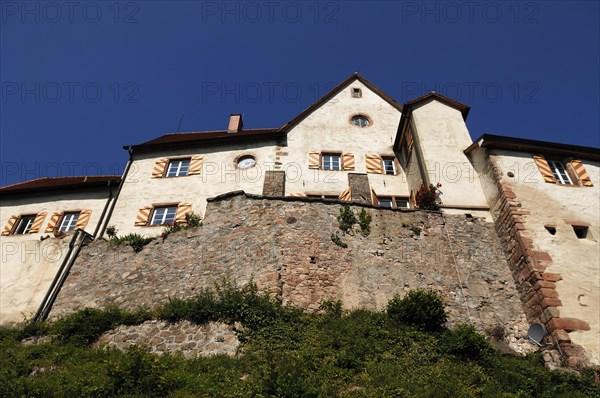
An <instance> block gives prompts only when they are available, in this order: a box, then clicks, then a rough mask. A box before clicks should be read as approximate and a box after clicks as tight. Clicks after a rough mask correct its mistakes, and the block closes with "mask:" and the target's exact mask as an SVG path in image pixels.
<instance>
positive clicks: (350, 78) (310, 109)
mask: <svg viewBox="0 0 600 398" xmlns="http://www.w3.org/2000/svg"><path fill="white" fill-rule="evenodd" d="M355 80H358V81H359V82H361V83H362V84H364V85H365V86H367V87H368V88H369V90H371V91H373V92H374V93H375V94H377V95H379V96H380V97H381V98H382V99H383V100H385V101H386V102H387V103H388V104H390V105H391V106H393V107H394V108H396V109H398V110H399V111H400V112H402V105H400V104H399V103H397V102H396V101H395V100H394V99H393V98H392V97H390V96H389V95H387V94H386V93H384V92H383V91H381V89H379V87H377V86H375V85H374V84H373V83H371V82H370V81H368V80H367V79H365V78H364V77H363V76H362V75H361V74H360V73H358V72H354V73H353V74H351V75H350V76H348V77H347V78H346V79H344V81H342V82H341V83H340V84H338V85H337V86H335V87H334V88H332V89H331V90H330V91H329V92H328V93H327V94H325V95H324V96H322V97H321V98H319V99H318V100H316V101H315V102H313V103H312V104H311V105H310V106H309V107H308V108H306V109H305V110H303V111H302V112H301V113H300V114H299V115H298V116H296V117H295V118H293V119H292V120H290V121H289V122H287V123H286V124H284V125H283V126H282V127H281V128H280V129H279V131H286V132H287V131H289V130H290V129H291V128H292V127H294V126H295V125H297V124H298V123H300V122H301V121H302V120H304V118H306V117H307V116H308V115H310V114H311V113H312V112H314V111H315V110H316V109H317V108H319V107H320V106H321V105H323V104H324V103H326V102H327V101H329V100H330V99H331V98H333V97H335V96H336V95H337V94H338V93H339V92H340V91H342V90H343V89H344V88H345V87H346V86H348V85H349V84H350V83H352V82H353V81H355Z"/></svg>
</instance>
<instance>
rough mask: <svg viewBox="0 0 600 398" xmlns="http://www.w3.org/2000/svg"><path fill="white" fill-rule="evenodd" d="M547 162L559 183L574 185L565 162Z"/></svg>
mask: <svg viewBox="0 0 600 398" xmlns="http://www.w3.org/2000/svg"><path fill="white" fill-rule="evenodd" d="M547 162H548V166H550V169H551V170H552V174H553V175H554V178H555V179H556V182H557V183H559V184H563V185H573V181H571V176H569V172H568V171H567V168H566V167H565V165H564V164H563V162H561V161H560V160H548V161H547Z"/></svg>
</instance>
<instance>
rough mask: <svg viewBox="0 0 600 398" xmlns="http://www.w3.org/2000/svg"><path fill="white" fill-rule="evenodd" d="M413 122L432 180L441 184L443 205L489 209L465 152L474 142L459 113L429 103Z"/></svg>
mask: <svg viewBox="0 0 600 398" xmlns="http://www.w3.org/2000/svg"><path fill="white" fill-rule="evenodd" d="M412 119H413V123H414V126H415V129H414V133H415V135H416V136H417V139H418V141H419V145H420V147H421V151H422V153H423V157H424V159H423V160H424V163H425V167H426V170H427V174H428V175H429V180H430V182H431V183H432V184H434V185H435V184H436V183H438V182H439V183H441V184H442V188H441V191H442V192H443V195H442V196H441V199H442V202H443V203H444V204H447V205H461V206H464V205H466V206H487V201H486V198H485V195H484V193H483V191H482V188H481V183H480V181H479V175H478V174H477V172H476V171H475V169H474V168H473V166H472V165H471V163H470V161H469V159H468V158H467V156H466V155H465V154H464V153H463V151H464V150H465V149H467V147H468V146H469V145H471V144H472V143H473V141H472V140H471V137H470V135H469V131H468V130H467V125H466V124H465V121H464V120H463V117H462V114H461V113H460V111H458V110H456V109H454V108H452V107H450V106H448V105H445V104H443V103H441V102H439V101H436V100H430V101H428V102H425V103H424V104H422V105H420V106H419V107H417V108H416V109H414V110H413V112H412Z"/></svg>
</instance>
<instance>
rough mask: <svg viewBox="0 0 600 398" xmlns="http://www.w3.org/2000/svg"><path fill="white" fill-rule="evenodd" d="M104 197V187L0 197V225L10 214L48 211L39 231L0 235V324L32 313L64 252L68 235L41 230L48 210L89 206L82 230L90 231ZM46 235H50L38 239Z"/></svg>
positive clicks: (21, 319)
mask: <svg viewBox="0 0 600 398" xmlns="http://www.w3.org/2000/svg"><path fill="white" fill-rule="evenodd" d="M113 189H114V188H113ZM107 199H108V191H107V189H101V190H97V191H96V190H93V191H91V192H85V193H83V192H80V193H69V192H66V193H62V194H46V195H39V196H31V197H28V198H14V199H7V198H3V199H2V201H1V202H0V224H1V226H0V227H1V228H4V226H5V225H6V223H7V222H8V219H9V218H10V217H11V216H12V215H20V214H33V213H39V212H47V213H48V214H47V215H46V219H45V220H44V223H43V224H42V228H41V229H40V232H39V233H35V234H27V235H10V236H0V324H8V323H14V322H20V321H23V320H24V319H25V318H30V317H31V315H32V314H34V313H35V311H36V310H37V309H38V307H39V305H40V303H41V301H42V299H43V297H44V295H45V294H46V291H47V290H48V288H49V287H50V284H51V283H52V280H53V279H54V276H55V274H56V271H57V270H58V268H59V267H60V264H61V263H62V260H63V258H64V256H65V255H66V254H67V251H68V245H69V242H70V239H71V234H67V236H66V237H64V238H62V239H57V238H54V237H53V235H52V234H50V233H45V232H44V230H45V228H46V225H47V224H48V221H49V220H50V217H51V216H52V213H54V212H58V211H72V210H85V209H90V210H92V214H91V215H90V220H89V222H88V225H87V226H86V228H85V230H86V231H87V232H89V233H93V232H94V229H95V228H96V225H97V224H98V221H99V219H100V215H101V214H102V210H103V208H104V206H105V204H106V200H107ZM46 236H51V238H48V239H45V240H44V241H41V240H40V238H42V237H46Z"/></svg>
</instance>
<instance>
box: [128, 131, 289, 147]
mask: <svg viewBox="0 0 600 398" xmlns="http://www.w3.org/2000/svg"><path fill="white" fill-rule="evenodd" d="M278 132H279V129H277V128H267V129H248V130H241V131H239V132H237V133H228V132H227V130H218V131H198V132H191V133H171V134H165V135H162V136H160V137H158V138H155V139H153V140H150V141H146V142H144V143H141V144H138V145H131V147H133V148H134V149H135V148H151V147H155V146H161V145H165V144H182V143H185V144H189V143H194V142H207V141H210V142H227V141H240V140H245V139H249V138H255V139H256V138H258V139H263V138H267V139H268V138H278V137H281V136H282V134H279V133H278ZM123 148H125V149H128V148H129V146H124V147H123Z"/></svg>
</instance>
